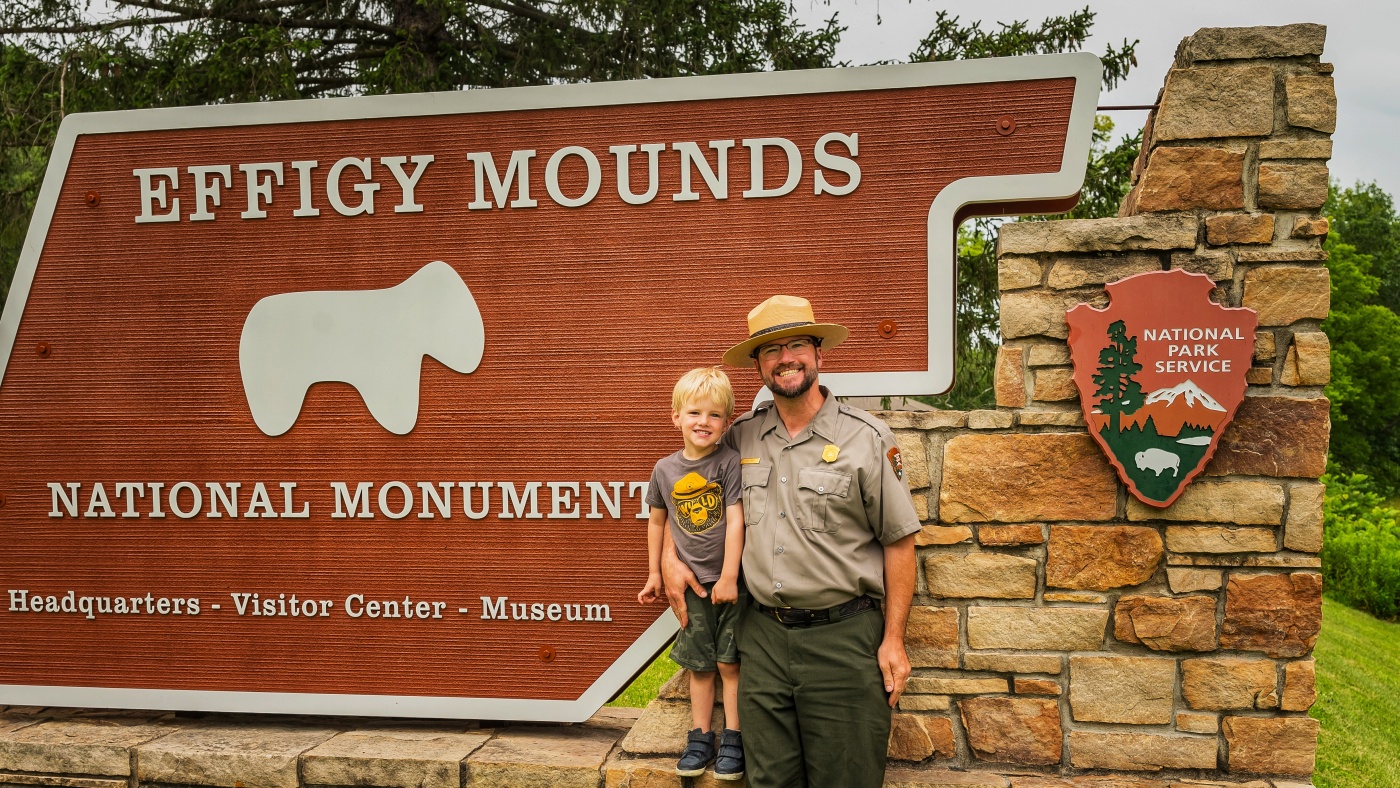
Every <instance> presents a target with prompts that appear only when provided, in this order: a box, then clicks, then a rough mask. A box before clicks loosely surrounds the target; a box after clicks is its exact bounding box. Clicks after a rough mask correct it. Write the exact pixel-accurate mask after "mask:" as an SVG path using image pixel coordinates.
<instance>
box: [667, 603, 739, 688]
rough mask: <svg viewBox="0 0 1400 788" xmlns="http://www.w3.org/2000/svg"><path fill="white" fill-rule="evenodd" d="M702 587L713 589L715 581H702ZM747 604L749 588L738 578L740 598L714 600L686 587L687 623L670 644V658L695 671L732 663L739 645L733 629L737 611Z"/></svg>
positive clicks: (713, 669)
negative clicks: (673, 642)
mask: <svg viewBox="0 0 1400 788" xmlns="http://www.w3.org/2000/svg"><path fill="white" fill-rule="evenodd" d="M704 585H705V591H707V592H713V591H714V588H715V584H714V583H705V584H704ZM748 604H749V591H748V589H747V588H745V587H744V581H742V580H740V581H739V601H738V602H735V603H729V602H725V603H723V604H719V605H717V604H715V603H713V602H711V601H710V598H709V597H705V598H704V599H701V598H700V597H699V596H698V595H697V594H696V593H695V592H694V591H692V590H690V589H689V588H687V589H686V590H685V612H686V615H688V616H689V617H690V623H689V624H688V625H687V626H686V627H685V628H684V629H682V630H681V631H680V632H679V633H678V634H677V635H676V644H675V645H674V646H672V647H671V661H672V662H674V663H676V664H677V665H680V666H681V667H683V668H685V669H686V670H693V671H695V672H696V673H713V672H714V671H716V670H718V669H719V668H718V666H717V665H716V663H719V662H725V663H728V664H734V663H736V662H738V661H739V646H738V643H737V641H736V640H735V631H736V630H737V629H738V625H739V613H740V611H742V610H743V609H744V608H745V607H746V606H747V605H748Z"/></svg>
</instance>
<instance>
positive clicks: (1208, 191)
mask: <svg viewBox="0 0 1400 788" xmlns="http://www.w3.org/2000/svg"><path fill="white" fill-rule="evenodd" d="M1174 73H1176V72H1174ZM1269 81H1270V82H1271V83H1272V81H1273V76H1272V75H1270V77H1269ZM1167 84H1168V90H1169V91H1170V85H1171V82H1170V78H1169V81H1168V83H1167ZM1167 95H1168V96H1170V95H1171V94H1170V92H1168V94H1167ZM1173 109H1176V110H1177V112H1178V113H1179V112H1180V110H1179V109H1178V108H1176V107H1175V106H1173ZM1192 109H1193V111H1201V110H1202V109H1205V108H1204V107H1202V106H1199V105H1198V106H1196V107H1193V108H1192ZM1268 122H1269V123H1270V124H1272V123H1273V117H1272V108H1270V117H1269V118H1268ZM1157 128H1158V129H1160V128H1161V125H1160V124H1159V125H1158V127H1157ZM1206 136H1211V137H1214V136H1223V135H1215V134H1208V135H1206ZM1134 191H1135V194H1136V200H1137V202H1136V210H1137V211H1138V212H1140V213H1150V212H1153V211H1190V210H1196V209H1199V208H1207V209H1210V210H1216V211H1228V210H1232V209H1238V208H1243V207H1244V151H1232V150H1225V149H1223V148H1200V147H1185V148H1157V149H1155V150H1153V151H1152V153H1151V154H1150V155H1149V157H1148V159H1147V169H1146V170H1145V171H1144V172H1143V174H1142V179H1141V180H1140V181H1139V182H1138V185H1137V187H1136V188H1135V190H1134ZM1050 278H1051V282H1052V283H1053V281H1054V278H1055V272H1054V270H1053V269H1052V270H1051V272H1050ZM1051 286H1052V287H1053V286H1054V285H1053V284H1052V285H1051Z"/></svg>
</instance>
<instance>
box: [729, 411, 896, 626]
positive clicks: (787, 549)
mask: <svg viewBox="0 0 1400 788" xmlns="http://www.w3.org/2000/svg"><path fill="white" fill-rule="evenodd" d="M822 393H824V394H826V402H825V403H823V404H822V407H821V410H819V411H818V412H817V415H816V416H815V417H814V418H813V419H812V422H811V423H810V424H808V425H807V427H806V428H805V429H803V430H802V432H801V433H800V434H798V435H791V436H790V435H788V431H787V427H785V426H784V425H783V421H782V418H781V417H779V416H778V411H777V408H775V407H774V406H773V404H772V403H771V402H765V403H762V404H760V405H759V406H758V407H757V408H755V409H754V411H753V412H751V413H747V414H745V415H743V416H741V417H739V418H738V419H737V420H736V421H735V422H734V424H733V426H732V427H730V430H729V432H728V433H726V434H725V437H724V440H725V442H726V443H728V444H730V445H732V446H734V447H735V448H737V449H738V450H739V455H740V460H739V462H740V466H739V467H740V475H741V477H742V483H743V501H744V525H745V526H746V528H747V530H746V531H745V534H744V537H745V541H744V560H743V564H744V579H745V580H746V581H747V584H748V587H749V592H750V593H751V594H752V595H753V596H754V598H755V599H756V600H757V601H759V602H760V603H762V604H765V605H768V606H769V607H797V608H810V609H821V608H828V607H835V606H836V605H839V604H842V603H844V602H846V601H848V600H850V599H853V598H855V597H857V596H860V595H862V594H869V595H870V596H872V597H875V598H876V599H883V598H884V596H885V555H884V546H885V545H889V544H893V543H894V542H897V541H899V540H900V539H902V538H904V537H905V536H908V535H909V534H912V533H914V532H916V531H918V530H919V528H920V527H921V526H920V524H919V517H918V515H917V514H916V513H915V512H914V501H913V499H912V498H911V497H910V495H909V488H908V486H907V485H906V484H905V482H904V478H903V465H902V463H903V458H902V457H901V456H900V454H899V447H898V445H897V444H896V443H895V440H894V434H893V433H891V432H890V430H889V428H888V427H887V426H885V423H884V422H882V421H880V420H879V419H877V418H875V417H874V416H871V415H870V414H869V413H866V412H865V411H863V410H861V409H859V408H854V407H851V406H849V405H842V404H840V403H838V402H837V401H836V398H835V397H833V396H831V394H830V393H829V392H828V391H827V390H826V389H822Z"/></svg>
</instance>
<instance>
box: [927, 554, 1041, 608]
mask: <svg viewBox="0 0 1400 788" xmlns="http://www.w3.org/2000/svg"><path fill="white" fill-rule="evenodd" d="M1038 566H1039V564H1038V563H1037V562H1036V560H1035V559H1034V558H1022V557H1021V556H1017V555H1005V554H1003V553H967V554H963V555H950V554H947V553H936V554H934V555H931V556H929V557H928V558H927V559H926V560H925V561H924V577H925V579H926V580H927V581H928V593H929V596H933V597H944V598H955V599H978V598H984V599H1031V598H1032V597H1034V596H1035V587H1036V569H1037V567H1038Z"/></svg>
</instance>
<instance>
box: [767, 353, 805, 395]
mask: <svg viewBox="0 0 1400 788" xmlns="http://www.w3.org/2000/svg"><path fill="white" fill-rule="evenodd" d="M793 368H798V369H801V370H802V374H801V375H796V376H792V377H787V378H780V377H778V373H779V372H781V371H786V370H789V369H793ZM816 382H817V368H816V367H815V366H812V365H808V364H802V363H800V362H789V363H787V364H780V365H778V366H776V367H774V368H773V371H772V373H770V374H768V375H764V376H763V383H764V385H766V386H767V387H768V390H769V391H771V392H773V394H774V395H775V396H779V397H786V398H788V399H797V398H799V397H801V396H802V395H803V394H806V393H807V392H808V390H810V389H811V388H812V386H813V385H814V384H816Z"/></svg>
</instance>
